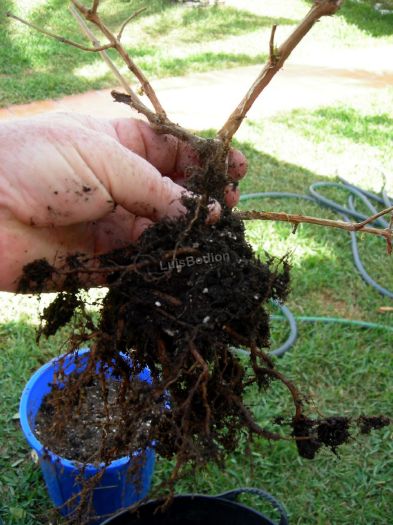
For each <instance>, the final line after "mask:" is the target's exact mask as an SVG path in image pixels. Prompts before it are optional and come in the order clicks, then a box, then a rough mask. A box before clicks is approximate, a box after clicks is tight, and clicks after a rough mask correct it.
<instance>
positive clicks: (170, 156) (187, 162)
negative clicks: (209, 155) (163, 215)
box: [111, 119, 247, 180]
mask: <svg viewBox="0 0 393 525" xmlns="http://www.w3.org/2000/svg"><path fill="white" fill-rule="evenodd" d="M111 124H112V125H113V127H114V129H115V132H116V135H117V138H118V140H119V142H120V143H121V144H122V145H123V146H125V147H126V148H127V149H130V150H131V151H133V152H134V153H137V154H138V155H140V156H141V157H143V158H144V159H146V160H147V161H148V162H149V163H150V164H152V165H153V166H154V167H155V168H157V169H158V171H159V172H160V173H162V175H167V176H171V175H173V174H176V176H177V177H178V178H181V177H182V176H183V175H184V173H185V169H186V168H187V167H188V166H198V164H199V158H198V154H197V152H196V151H195V150H194V149H193V148H192V147H191V145H190V144H188V143H186V142H182V141H181V140H179V139H177V138H176V137H173V136H172V135H164V134H159V133H156V132H155V131H154V129H153V128H152V127H151V126H150V125H149V124H148V123H146V122H144V121H142V120H137V119H114V120H112V121H111ZM246 171H247V160H246V158H245V157H244V155H243V154H242V153H241V152H240V151H238V150H233V149H231V150H230V152H229V157H228V176H229V178H230V179H232V180H239V179H241V178H242V177H244V175H245V174H246Z"/></svg>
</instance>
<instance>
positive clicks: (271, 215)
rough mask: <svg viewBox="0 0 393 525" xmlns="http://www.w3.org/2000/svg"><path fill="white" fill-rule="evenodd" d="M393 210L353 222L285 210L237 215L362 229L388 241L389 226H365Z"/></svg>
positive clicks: (247, 212)
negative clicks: (285, 211) (296, 213)
mask: <svg viewBox="0 0 393 525" xmlns="http://www.w3.org/2000/svg"><path fill="white" fill-rule="evenodd" d="M392 210H393V206H392V207H390V208H387V209H386V210H383V211H382V212H380V213H377V214H375V215H373V216H372V217H369V218H368V219H367V220H366V221H363V222H360V223H353V222H344V221H334V220H330V219H321V218H319V217H309V216H307V215H293V214H290V213H283V212H273V211H241V212H236V215H237V216H238V217H240V218H241V219H243V220H261V221H281V222H290V223H291V224H295V225H298V224H301V223H308V224H317V225H319V226H326V227H328V228H339V229H341V230H346V231H350V232H357V231H362V232H364V233H370V234H372V235H378V236H379V237H384V238H385V239H386V240H387V241H388V242H389V241H392V239H393V232H392V230H390V229H389V228H386V229H381V228H373V227H370V226H365V224H368V223H370V222H373V221H374V220H375V219H377V218H378V217H380V216H381V215H385V214H386V213H389V212H391V211H392Z"/></svg>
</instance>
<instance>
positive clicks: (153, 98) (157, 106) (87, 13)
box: [71, 0, 166, 118]
mask: <svg viewBox="0 0 393 525" xmlns="http://www.w3.org/2000/svg"><path fill="white" fill-rule="evenodd" d="M71 2H72V3H73V4H74V6H75V7H76V8H77V9H78V11H79V12H80V13H81V14H82V15H83V16H84V17H85V18H86V20H88V21H90V22H91V23H92V24H94V25H95V26H96V27H98V29H99V30H100V31H101V33H102V34H103V35H105V36H106V38H107V39H108V40H109V42H111V43H112V47H113V48H114V49H116V51H117V52H118V53H119V55H120V56H121V58H122V59H123V61H124V62H125V64H126V65H127V67H128V69H129V70H130V71H131V72H132V73H133V74H134V75H135V77H136V78H137V79H138V80H139V82H140V84H141V87H142V90H143V92H144V93H145V94H146V96H147V97H148V99H149V100H150V102H151V103H152V106H153V108H154V110H155V112H156V113H157V115H159V116H160V117H161V118H165V117H166V113H165V110H164V108H163V107H162V105H161V103H160V101H159V100H158V97H157V95H156V93H155V91H154V89H153V87H152V86H151V84H150V82H149V81H148V79H147V77H146V76H145V74H144V73H143V71H142V70H141V69H140V68H139V67H138V66H137V65H136V64H135V62H134V61H133V60H132V58H131V57H130V55H129V54H128V53H127V51H126V50H125V49H124V47H123V45H122V44H121V43H120V41H119V39H118V38H117V37H116V36H115V35H114V34H113V33H112V31H111V30H110V29H109V28H108V27H107V26H106V25H105V24H104V22H103V21H102V19H101V17H100V16H99V14H98V12H97V11H96V12H94V11H93V10H92V9H91V10H89V9H86V7H84V6H83V5H82V4H81V3H80V2H78V1H77V0H71ZM133 98H135V100H136V101H138V102H139V104H142V102H141V101H140V100H139V98H138V97H137V95H136V94H134V95H133ZM143 105H144V104H143Z"/></svg>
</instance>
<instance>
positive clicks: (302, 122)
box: [0, 0, 393, 525]
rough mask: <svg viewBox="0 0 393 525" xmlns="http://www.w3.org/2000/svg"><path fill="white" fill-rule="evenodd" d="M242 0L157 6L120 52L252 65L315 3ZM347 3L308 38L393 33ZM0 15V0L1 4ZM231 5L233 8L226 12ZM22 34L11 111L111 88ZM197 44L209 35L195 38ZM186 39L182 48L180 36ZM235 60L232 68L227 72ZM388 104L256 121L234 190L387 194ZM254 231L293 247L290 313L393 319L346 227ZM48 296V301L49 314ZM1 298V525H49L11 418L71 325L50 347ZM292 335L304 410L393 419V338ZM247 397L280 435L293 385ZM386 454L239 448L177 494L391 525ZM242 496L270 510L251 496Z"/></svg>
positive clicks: (40, 10)
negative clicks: (237, 497) (250, 491)
mask: <svg viewBox="0 0 393 525" xmlns="http://www.w3.org/2000/svg"><path fill="white" fill-rule="evenodd" d="M5 3H6V4H8V5H7V9H10V8H12V9H13V10H15V11H16V7H15V5H14V6H12V5H11V3H12V2H10V1H9V0H6V2H5ZM16 3H17V4H18V6H19V7H18V9H20V10H21V11H24V16H29V18H30V19H34V20H35V21H36V22H42V21H43V20H45V21H47V23H48V25H49V26H50V27H52V28H53V29H56V30H57V31H62V32H64V33H65V32H67V33H66V34H67V36H73V35H72V29H71V23H69V22H68V21H67V18H66V17H65V16H64V17H59V16H58V13H59V12H63V11H64V2H60V1H50V2H45V3H43V2H40V5H41V7H39V6H38V2H36V1H30V2H27V1H25V2H19V1H18V2H15V4H16ZM234 3H235V2H230V1H228V2H227V3H226V4H227V5H226V8H225V9H224V11H219V10H215V9H211V10H201V11H200V10H189V9H186V8H185V7H184V6H176V5H174V4H172V3H170V2H164V1H159V0H154V1H151V2H150V3H149V12H148V13H145V14H144V15H143V16H141V18H140V19H139V20H138V22H137V24H138V25H137V26H136V27H137V30H136V29H135V30H129V33H127V39H128V40H127V45H129V46H130V47H132V48H133V49H135V52H134V55H135V56H138V57H139V58H140V60H141V63H142V65H144V67H147V68H149V67H150V68H151V69H148V71H149V73H151V74H152V75H153V76H154V75H157V76H162V75H168V74H169V75H171V74H174V67H175V66H176V67H179V64H180V63H181V64H183V66H182V67H184V69H183V70H179V73H178V74H184V73H186V72H190V71H193V70H195V68H197V67H198V68H207V67H221V66H222V62H221V59H222V57H221V58H219V53H224V52H225V53H226V54H227V55H228V57H231V56H232V58H231V60H232V59H233V55H239V54H242V55H244V57H246V58H245V59H244V62H242V61H240V62H238V63H240V64H241V63H245V64H246V63H250V62H247V61H249V60H251V59H252V57H254V59H255V60H256V61H257V60H259V58H258V55H259V53H260V52H261V51H263V49H262V50H261V49H260V42H261V41H262V42H263V41H266V38H267V39H268V33H269V25H271V23H272V21H273V20H277V19H278V18H280V19H281V23H282V24H284V25H285V24H286V26H287V28H289V26H290V25H291V24H292V23H293V21H294V20H296V19H298V17H300V16H301V14H302V13H303V12H304V6H305V4H306V2H303V1H300V0H299V1H298V0H283V1H282V2H281V1H280V2H268V1H265V0H261V1H260V2H254V1H251V0H244V2H243V3H242V4H243V9H242V10H238V11H236V10H235V9H234V7H233V5H232V4H234ZM111 5H112V6H115V7H116V8H113V9H111V10H109V7H107V6H109V2H107V3H106V4H104V6H105V9H106V16H107V17H108V21H109V22H110V23H112V24H113V25H114V26H116V24H118V23H119V20H121V19H122V18H124V16H126V14H127V12H129V4H128V2H124V1H120V0H114V1H113V0H111ZM133 5H134V6H137V5H140V2H133ZM289 5H290V6H291V9H289V8H288V6H289ZM346 5H347V7H346V8H345V10H343V12H342V13H341V14H340V17H339V19H338V25H336V26H334V24H333V23H331V21H330V20H329V22H328V24H325V25H324V26H323V28H321V34H319V33H320V32H319V31H317V32H315V34H316V35H317V33H318V36H316V37H315V38H316V40H315V41H314V44H313V45H316V44H315V42H319V43H321V45H328V44H327V42H331V40H330V38H331V37H332V36H334V38H335V39H336V40H334V42H335V43H334V45H337V43H340V42H341V44H343V45H347V44H346V43H348V42H350V45H353V46H354V47H355V48H356V46H359V48H360V47H361V45H363V44H364V46H366V45H370V46H371V45H374V46H376V47H378V45H380V43H381V42H385V43H386V42H391V40H392V37H391V31H390V32H389V31H388V29H387V24H388V22H389V20H390V23H392V20H391V19H389V18H386V16H385V17H382V16H381V15H378V13H376V12H375V11H373V10H372V9H371V7H370V5H371V4H369V3H368V2H364V3H356V2H351V1H349V2H347V4H346ZM29 6H30V11H29ZM3 8H4V2H3V3H2V6H1V7H0V10H1V9H3ZM262 8H263V9H262ZM220 9H222V8H220ZM223 12H224V13H225V16H221V15H222V13H223ZM263 13H264V14H263ZM175 14H176V18H175V17H174V15H175ZM218 15H220V16H218ZM180 17H188V18H187V20H188V22H189V25H188V27H187V29H184V28H180V23H178V22H177V21H178V20H184V18H180ZM201 17H202V19H203V20H202V24H201ZM264 20H265V22H264ZM335 20H336V19H335ZM152 21H154V24H153V23H152ZM175 21H176V23H175ZM3 24H4V22H3ZM7 24H8V22H7ZM261 26H262V27H261ZM2 27H3V28H5V27H6V26H5V25H3V26H2ZM13 27H14V29H13V32H12V35H11V34H10V33H7V31H5V30H4V31H3V32H2V33H1V34H0V39H3V42H2V44H3V45H1V46H0V65H1V68H2V69H1V71H0V93H1V95H0V97H1V96H3V99H2V103H3V104H8V103H10V102H12V101H14V102H22V101H27V100H32V99H34V98H42V97H46V96H58V95H61V94H63V93H71V92H75V91H79V90H84V89H87V88H89V87H92V86H93V87H100V86H103V85H107V84H108V83H110V82H111V79H110V78H109V77H108V76H107V75H106V73H104V72H103V69H102V67H101V64H100V62H99V60H98V58H95V57H93V56H92V55H87V54H83V53H80V52H79V51H77V50H73V49H69V48H66V47H62V46H61V45H59V44H58V43H54V42H52V41H49V40H46V39H44V38H42V37H41V36H38V35H32V34H30V33H29V32H28V31H27V30H25V29H24V28H21V27H19V28H18V29H15V27H16V26H13ZM201 27H202V29H201ZM63 30H64V31H63ZM14 31H17V33H14ZM134 31H135V32H134ZM201 31H202V32H201ZM138 32H139V34H142V32H143V34H145V35H149V40H147V41H149V45H148V46H147V45H146V47H144V48H142V47H141V46H140V45H138V44H137V42H136V41H135V42H134V41H133V39H132V35H133V34H138ZM213 32H214V35H215V36H214V38H213V36H211V35H213ZM205 33H207V34H208V35H210V36H209V37H208V36H206V34H205ZM261 38H264V39H265V40H261ZM196 39H197V40H198V42H200V43H198V44H195V43H194V42H195V40H196ZM256 39H258V45H256V44H255V42H256ZM340 39H341V40H340ZM179 40H180V42H181V44H182V45H181V46H178V45H177V43H178V42H179ZM4 42H6V44H7V46H8V47H7V51H5V48H4ZM11 42H12V44H11ZM145 43H146V42H145ZM348 45H349V44H348ZM138 53H139V54H138ZM252 53H255V55H253V54H252ZM208 54H209V55H208ZM196 56H200V57H201V59H200V60H199V59H196V58H195V57H196ZM207 56H209V57H210V59H209V60H210V62H209V60H207V58H206V57H207ZM163 57H165V59H166V61H165V60H163ZM193 57H194V58H193ZM250 57H251V58H250ZM255 57H256V58H255ZM180 59H182V60H183V61H182V62H181V60H180ZM171 60H172V65H171V62H170V61H171ZM236 60H237V59H236ZM242 60H243V59H242ZM143 61H145V62H143ZM251 63H252V62H251ZM48 64H50V66H49V65H48ZM207 64H210V65H207ZM228 65H232V64H231V63H227V64H226V65H225V66H224V67H227V66H228ZM4 71H5V72H4ZM392 109H393V89H388V88H386V89H380V90H379V91H378V93H377V92H376V91H375V92H373V95H372V96H367V97H366V96H359V97H358V98H356V99H354V100H343V101H342V102H340V103H339V104H337V105H335V106H329V105H325V106H322V107H319V108H316V109H312V110H310V109H307V110H305V109H297V110H294V111H292V112H288V113H281V114H279V115H275V116H272V117H269V118H266V119H264V120H263V121H253V120H252V119H249V120H247V121H246V122H245V124H244V126H243V127H242V128H241V130H240V133H239V135H238V143H237V146H238V147H239V148H241V149H242V150H243V151H244V152H245V153H246V155H247V157H248V160H249V175H248V177H247V178H246V179H245V180H244V181H243V182H242V183H241V189H242V192H243V193H248V192H257V191H294V192H298V193H308V188H309V186H310V184H312V183H314V182H316V181H321V180H323V181H326V180H330V181H338V178H337V176H343V177H345V178H346V179H347V180H349V181H350V182H351V183H353V184H357V185H360V186H361V187H363V188H364V189H367V190H371V191H379V190H380V189H381V187H382V185H383V184H384V183H385V187H386V189H387V190H388V192H389V194H390V195H391V197H393V175H392V174H393V152H392V148H391V136H392V128H393V126H392V124H393V123H392V114H393V113H392ZM327 194H328V195H329V197H334V198H336V199H338V200H339V201H340V202H341V203H343V204H344V203H345V200H346V195H345V194H343V192H341V191H339V190H333V191H332V192H328V193H327ZM241 207H242V208H244V209H251V208H255V209H265V210H276V211H287V212H292V213H303V214H308V215H320V216H323V217H328V218H337V217H336V216H335V215H334V214H333V213H332V212H330V211H328V210H325V209H321V208H320V207H317V206H316V205H315V204H312V203H309V202H304V201H295V200H282V199H280V200H274V199H267V200H266V199H265V200H263V201H255V200H254V201H247V202H244V203H242V204H241ZM247 232H248V239H249V241H250V243H251V244H252V245H253V247H254V248H255V250H256V251H257V252H258V253H259V254H260V255H261V257H263V256H264V250H267V251H269V252H270V253H272V254H274V255H277V256H279V257H280V256H282V255H284V254H287V253H290V254H291V255H290V258H291V262H292V292H291V295H290V298H289V300H288V306H289V307H290V308H291V310H292V311H293V313H294V314H295V315H296V316H334V317H341V318H345V319H352V320H363V321H371V322H375V323H379V324H383V325H387V326H390V327H392V326H393V313H392V312H390V313H384V314H382V313H380V312H379V308H380V307H381V306H392V300H391V299H388V298H385V297H382V296H381V295H379V294H378V293H377V292H376V291H375V290H373V289H372V288H371V287H369V286H368V285H366V284H365V283H364V281H363V280H362V279H361V277H360V276H359V274H358V273H357V272H356V270H355V267H354V265H353V262H352V255H351V246H350V238H349V235H348V234H346V233H344V232H341V231H338V230H326V229H322V228H319V227H315V226H311V225H303V226H301V227H300V228H299V229H298V230H297V232H296V234H293V233H292V228H291V227H290V225H288V224H285V223H280V224H273V223H265V222H258V223H257V222H250V223H248V224H247ZM359 240H360V243H359V244H360V246H359V249H360V253H361V257H362V260H363V263H364V265H365V267H366V268H367V270H368V271H369V273H370V274H371V275H372V276H373V277H374V279H376V280H377V281H378V282H379V283H380V284H382V285H383V286H384V287H386V288H389V289H390V290H393V271H392V270H393V262H392V257H388V256H387V255H386V246H385V244H384V243H383V242H382V241H380V240H379V239H377V238H370V237H367V236H365V235H360V236H359ZM50 297H51V296H50ZM50 297H49V296H45V297H43V298H42V300H41V306H40V308H41V309H42V307H43V305H44V304H47V302H48V301H49V300H50ZM0 300H1V303H0V518H2V519H3V521H4V525H47V524H48V523H49V522H50V521H51V522H52V523H53V524H55V523H59V524H60V521H58V522H57V520H56V519H54V518H53V519H52V518H49V517H48V516H50V515H51V513H50V509H51V504H50V502H49V500H48V498H47V496H46V493H45V488H44V485H43V482H42V480H41V477H40V472H39V468H38V467H37V466H36V465H35V464H34V463H33V462H32V460H31V456H30V452H29V450H28V448H27V446H26V444H25V441H24V439H23V437H22V435H21V432H20V429H19V422H18V417H17V411H18V401H19V398H20V395H21V392H22V390H23V387H24V385H25V383H26V381H27V380H28V378H29V377H30V375H31V374H32V372H33V371H34V370H36V369H37V368H38V367H39V366H40V365H42V364H43V363H45V362H46V361H48V359H50V358H51V357H52V356H55V355H58V354H59V353H60V352H61V351H62V348H63V345H64V341H65V339H66V337H67V329H65V330H63V331H62V332H61V333H59V334H57V335H56V336H54V337H52V338H50V339H49V340H41V342H40V344H39V346H37V343H36V340H35V334H36V328H37V322H38V301H37V299H36V298H31V297H22V296H12V295H10V294H1V298H0ZM274 313H277V312H275V311H274ZM299 331H300V333H299V338H298V340H297V342H296V344H295V346H294V347H293V348H292V350H291V351H290V352H289V353H287V354H286V355H285V356H284V357H283V358H281V359H279V360H278V363H277V365H278V366H279V367H280V370H282V371H283V372H284V373H285V374H286V375H287V376H288V377H290V378H292V379H293V380H294V381H295V382H296V383H297V384H298V385H299V387H300V388H301V389H302V391H303V392H304V393H305V394H307V396H308V399H309V402H310V407H311V409H313V408H312V407H316V408H314V409H315V410H316V409H318V410H320V411H321V412H323V413H324V414H326V415H333V414H344V415H352V416H354V417H358V416H359V415H361V414H364V413H366V414H380V413H386V414H389V415H390V416H392V415H393V414H392V406H393V392H392V387H391V369H392V367H391V362H392V346H393V345H392V333H391V332H389V331H387V330H383V329H367V330H366V329H363V328H359V327H356V326H352V325H342V324H324V323H319V322H316V323H301V322H299ZM287 335H288V328H287V325H286V324H285V323H282V322H281V321H277V322H274V323H273V330H272V348H274V347H276V346H277V345H279V344H280V342H282V341H283V340H284V339H285V338H286V337H287ZM250 405H251V406H252V407H253V410H254V413H255V414H256V416H257V418H258V421H259V422H260V423H261V424H263V425H266V426H269V427H271V428H274V423H273V421H272V420H273V418H274V417H275V416H276V415H278V414H282V413H284V415H288V414H289V409H290V403H289V400H288V397H287V393H286V392H285V391H284V390H283V389H282V388H281V387H280V386H278V385H277V386H275V387H274V388H273V389H272V390H271V391H270V392H269V394H268V395H265V394H264V395H260V394H257V393H252V394H251V395H250ZM392 453H393V441H392V430H391V429H390V428H387V429H384V430H383V431H380V432H376V433H374V434H372V435H371V436H369V437H364V436H360V437H359V436H356V437H355V438H354V439H353V441H352V442H351V443H349V444H347V445H345V446H344V447H343V448H341V451H340V453H339V455H338V456H335V455H334V454H333V453H331V452H328V451H324V452H322V453H320V454H319V455H318V456H317V457H316V458H315V459H314V460H313V461H307V460H304V459H301V458H299V457H298V455H297V453H296V447H295V446H294V445H293V444H292V443H288V442H284V441H283V442H280V443H278V444H269V443H266V442H262V441H260V440H255V442H254V444H253V447H252V452H251V455H250V456H247V457H245V456H244V454H242V453H241V452H240V451H239V452H238V453H237V454H234V455H233V456H231V457H230V458H228V461H227V465H226V467H225V469H218V468H216V467H210V468H208V469H205V470H203V471H196V472H195V473H194V474H193V475H189V476H188V477H187V478H186V479H184V480H182V481H181V483H180V484H179V487H178V490H179V491H182V492H203V493H209V494H215V493H220V492H223V491H224V490H227V489H232V488H235V487H239V486H255V487H261V488H264V489H266V490H268V491H269V492H271V493H272V494H274V495H275V496H277V497H278V498H279V499H280V500H281V501H282V502H283V503H285V505H286V507H287V509H288V512H289V515H290V523H291V525H353V524H356V525H387V524H389V523H393V510H392V505H391V502H392V499H393V488H392V484H391V480H392V477H393V459H392V458H393V454H392ZM169 468H170V465H169V464H168V463H167V462H164V461H160V462H159V463H158V465H157V469H156V474H155V479H154V483H155V486H157V485H158V483H159V481H160V479H162V477H163V476H164V475H165V474H166V473H167V472H168V470H169ZM244 501H248V502H249V503H250V504H252V505H253V506H254V507H255V508H258V509H260V510H261V511H263V512H266V513H267V512H268V509H267V507H265V506H264V505H260V504H259V503H258V501H257V500H256V499H255V498H249V499H248V498H246V499H245V500H244ZM273 516H274V515H273Z"/></svg>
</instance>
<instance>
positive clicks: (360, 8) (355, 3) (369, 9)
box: [307, 0, 393, 37]
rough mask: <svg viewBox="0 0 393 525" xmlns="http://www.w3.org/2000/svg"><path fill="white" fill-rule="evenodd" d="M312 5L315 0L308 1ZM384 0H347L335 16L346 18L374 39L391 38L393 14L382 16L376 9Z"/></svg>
mask: <svg viewBox="0 0 393 525" xmlns="http://www.w3.org/2000/svg"><path fill="white" fill-rule="evenodd" d="M307 3H309V4H312V3H313V0H307ZM381 3H383V0H381V1H378V0H345V2H344V4H343V6H342V7H341V9H340V10H339V11H338V13H337V14H336V15H335V16H339V17H341V18H344V19H345V20H346V22H348V23H349V24H353V25H355V26H357V27H358V28H359V29H360V30H362V31H364V32H365V33H366V34H368V35H371V36H373V37H384V36H391V35H392V33H393V30H392V28H393V13H390V14H382V13H380V12H379V11H378V10H377V9H375V8H374V6H375V4H381Z"/></svg>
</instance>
